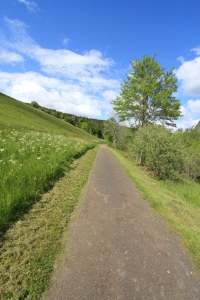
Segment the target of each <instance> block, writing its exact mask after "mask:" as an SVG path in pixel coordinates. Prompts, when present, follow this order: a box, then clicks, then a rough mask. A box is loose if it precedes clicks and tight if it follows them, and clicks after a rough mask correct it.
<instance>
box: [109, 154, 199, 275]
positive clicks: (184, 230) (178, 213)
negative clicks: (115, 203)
mask: <svg viewBox="0 0 200 300" xmlns="http://www.w3.org/2000/svg"><path fill="white" fill-rule="evenodd" d="M110 150H111V152H112V153H113V154H114V155H115V156H116V158H117V159H118V160H119V162H120V163H121V165H122V166H123V168H124V170H125V172H126V174H127V175H128V176H129V177H130V178H131V179H132V180H133V181H134V184H135V186H136V187H137V188H138V189H139V190H140V191H141V196H142V198H143V199H144V200H146V201H148V202H149V203H150V204H151V206H152V207H153V208H154V209H155V210H156V211H158V213H159V214H161V215H162V216H163V217H164V218H165V219H166V220H167V221H168V222H169V223H170V225H171V228H172V229H173V230H175V232H178V234H179V236H180V238H181V239H182V240H183V242H184V244H185V245H186V247H187V248H188V249H189V251H190V252H191V253H192V254H193V256H194V258H195V262H196V265H197V267H198V269H200V205H199V202H200V199H199V193H198V200H199V201H197V199H196V201H195V200H194V198H195V195H196V196H197V191H199V192H200V186H199V184H198V183H195V182H191V181H187V180H185V181H184V182H183V183H177V184H176V183H173V182H170V181H166V182H162V181H158V180H156V179H155V178H152V177H151V176H150V174H149V173H148V172H145V171H144V170H143V169H142V168H141V167H138V166H137V165H136V163H135V162H133V161H132V160H131V159H129V158H127V157H124V155H123V153H122V152H121V151H117V150H114V149H110ZM193 192H194V195H193V196H192V193H193ZM191 199H192V200H191Z"/></svg>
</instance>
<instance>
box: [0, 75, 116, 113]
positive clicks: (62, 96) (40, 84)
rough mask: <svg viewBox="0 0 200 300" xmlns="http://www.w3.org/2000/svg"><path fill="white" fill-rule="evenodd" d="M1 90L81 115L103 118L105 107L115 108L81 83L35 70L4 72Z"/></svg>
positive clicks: (20, 97)
mask: <svg viewBox="0 0 200 300" xmlns="http://www.w3.org/2000/svg"><path fill="white" fill-rule="evenodd" d="M0 90H1V91H3V92H4V93H5V94H8V95H10V96H11V97H14V98H16V99H18V100H21V101H24V102H28V103H30V102H31V101H37V102H38V103H39V104H40V105H41V106H44V107H48V108H52V109H56V110H59V111H62V112H68V113H72V114H75V115H80V116H86V117H93V118H102V112H103V111H104V110H105V113H107V111H108V110H111V105H110V104H109V103H108V102H107V101H104V100H105V99H104V98H103V95H102V94H99V95H94V94H91V93H90V91H88V90H87V89H85V88H83V87H80V86H79V85H75V84H73V83H69V82H67V81H65V80H61V79H55V78H51V77H47V76H44V75H41V74H38V73H35V72H27V73H24V74H22V73H13V74H10V73H7V72H0ZM109 92H112V91H109ZM102 99H103V100H102Z"/></svg>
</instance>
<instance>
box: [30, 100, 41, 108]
mask: <svg viewBox="0 0 200 300" xmlns="http://www.w3.org/2000/svg"><path fill="white" fill-rule="evenodd" d="M30 105H31V106H33V107H35V108H39V107H40V106H39V104H38V103H37V102H36V101H32V102H31V104H30Z"/></svg>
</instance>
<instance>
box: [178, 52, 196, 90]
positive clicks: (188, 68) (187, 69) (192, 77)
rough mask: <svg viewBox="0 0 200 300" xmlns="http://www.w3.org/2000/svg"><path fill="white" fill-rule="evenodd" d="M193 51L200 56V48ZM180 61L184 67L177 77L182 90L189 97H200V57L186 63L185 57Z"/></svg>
mask: <svg viewBox="0 0 200 300" xmlns="http://www.w3.org/2000/svg"><path fill="white" fill-rule="evenodd" d="M191 51H193V52H195V53H196V55H200V47H197V48H194V49H192V50H191ZM179 60H181V61H182V65H181V66H180V67H179V68H178V70H176V76H177V78H178V80H180V81H181V89H182V90H183V92H184V93H185V94H187V95H194V96H200V56H198V57H196V58H194V59H193V60H189V61H185V60H184V59H183V57H181V58H179Z"/></svg>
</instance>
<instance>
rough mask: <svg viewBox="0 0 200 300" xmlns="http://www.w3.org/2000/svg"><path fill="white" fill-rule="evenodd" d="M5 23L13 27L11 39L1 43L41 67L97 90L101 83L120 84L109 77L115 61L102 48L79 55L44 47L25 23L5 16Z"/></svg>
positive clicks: (46, 71) (52, 74) (3, 40)
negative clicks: (38, 43) (103, 52)
mask: <svg viewBox="0 0 200 300" xmlns="http://www.w3.org/2000/svg"><path fill="white" fill-rule="evenodd" d="M5 22H6V24H7V25H8V27H9V29H10V39H9V40H8V39H5V38H2V39H1V42H2V43H3V44H4V45H5V46H6V47H7V48H10V49H12V50H15V51H17V52H19V53H20V54H21V55H25V56H27V57H28V58H30V59H32V60H34V61H36V62H37V63H39V65H40V67H41V70H42V71H43V72H45V73H46V74H48V75H51V76H60V77H66V78H67V77H68V78H70V79H75V80H78V81H79V82H80V83H82V84H86V83H87V84H89V85H90V86H91V87H93V88H94V89H95V90H97V89H101V88H102V86H107V87H114V86H117V85H119V82H118V81H117V80H113V79H110V78H108V76H107V73H108V71H109V68H110V67H111V66H113V65H114V61H113V60H112V59H110V58H105V57H103V55H102V53H101V52H100V51H98V50H94V49H93V50H90V51H87V52H85V53H83V54H78V53H75V52H73V51H70V50H66V49H58V50H52V49H45V48H42V47H40V46H39V45H37V43H36V42H35V41H34V40H33V39H32V38H31V37H30V36H29V35H28V34H27V31H26V29H27V26H26V24H25V23H23V22H21V21H18V20H10V19H8V18H5Z"/></svg>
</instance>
